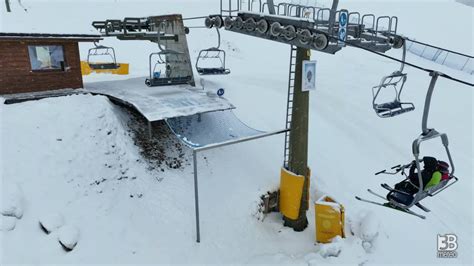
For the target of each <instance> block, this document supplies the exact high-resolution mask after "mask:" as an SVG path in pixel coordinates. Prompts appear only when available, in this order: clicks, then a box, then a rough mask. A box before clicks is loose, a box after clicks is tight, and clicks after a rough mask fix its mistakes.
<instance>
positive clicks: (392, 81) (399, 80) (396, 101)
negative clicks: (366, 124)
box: [372, 43, 415, 118]
mask: <svg viewBox="0 0 474 266" xmlns="http://www.w3.org/2000/svg"><path fill="white" fill-rule="evenodd" d="M406 52H407V51H406V44H405V43H404V44H403V59H402V60H403V62H405V58H406ZM404 68H405V63H402V65H401V67H400V70H397V71H395V72H393V73H392V74H390V75H388V76H385V77H383V78H382V81H381V82H380V84H379V85H377V86H374V87H373V88H372V96H373V100H372V106H373V109H374V111H375V113H376V114H377V115H378V116H379V117H381V118H389V117H394V116H397V115H401V114H404V113H407V112H411V111H413V110H415V105H414V104H413V103H410V102H402V100H401V95H402V92H403V88H404V86H405V83H406V81H407V74H406V73H403V69H404ZM389 89H393V91H394V94H395V95H394V98H393V100H391V101H388V102H382V101H381V100H380V98H381V97H382V96H383V94H386V91H387V90H389Z"/></svg>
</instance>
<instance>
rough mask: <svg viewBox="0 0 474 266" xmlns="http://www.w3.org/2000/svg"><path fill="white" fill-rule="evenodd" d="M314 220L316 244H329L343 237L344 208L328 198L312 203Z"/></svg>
mask: <svg viewBox="0 0 474 266" xmlns="http://www.w3.org/2000/svg"><path fill="white" fill-rule="evenodd" d="M314 208H315V219H316V242H318V243H330V242H331V240H332V239H333V238H334V237H336V236H341V237H343V238H344V237H345V235H344V219H345V217H344V206H342V204H340V203H338V202H337V201H335V200H334V199H332V198H331V197H329V196H323V197H321V198H320V199H319V200H317V201H316V202H315V203H314Z"/></svg>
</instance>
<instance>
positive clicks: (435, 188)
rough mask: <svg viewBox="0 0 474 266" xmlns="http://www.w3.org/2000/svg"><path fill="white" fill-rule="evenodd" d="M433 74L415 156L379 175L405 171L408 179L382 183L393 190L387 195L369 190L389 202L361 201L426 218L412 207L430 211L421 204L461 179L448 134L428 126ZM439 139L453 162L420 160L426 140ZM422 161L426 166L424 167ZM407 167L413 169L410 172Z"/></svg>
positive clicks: (433, 81)
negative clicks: (457, 174) (456, 172)
mask: <svg viewBox="0 0 474 266" xmlns="http://www.w3.org/2000/svg"><path fill="white" fill-rule="evenodd" d="M430 75H431V76H432V78H431V83H430V86H429V88H428V94H427V96H426V100H425V109H424V112H423V121H422V134H421V135H420V136H419V137H418V138H417V139H415V140H414V141H413V144H412V151H413V155H414V158H415V159H414V160H413V161H412V162H411V163H409V164H406V165H397V166H394V167H392V168H391V170H383V171H381V172H378V173H376V175H380V174H387V175H397V174H401V175H403V176H404V177H405V179H404V180H403V181H402V182H399V183H398V184H396V185H395V187H394V188H392V187H390V186H389V185H387V184H382V185H381V186H382V187H383V188H384V189H386V190H388V191H389V193H388V194H387V196H386V197H383V196H381V195H379V194H377V193H375V192H373V191H372V190H370V189H368V192H369V193H371V194H372V195H374V196H376V197H379V198H381V199H383V200H385V201H386V202H385V203H380V202H375V201H371V200H366V199H363V198H360V197H356V199H357V200H360V201H364V202H367V203H372V204H376V205H380V206H384V207H388V208H392V209H396V210H399V211H403V212H405V213H409V214H412V215H415V216H417V217H420V218H422V219H425V218H426V217H425V216H423V215H420V214H418V213H415V212H414V211H412V210H410V208H411V207H413V206H417V207H418V208H420V209H421V210H423V211H425V212H430V210H429V209H428V208H426V207H425V206H423V205H421V201H422V200H423V199H425V198H426V197H428V196H429V197H433V196H435V195H438V194H439V193H440V192H442V191H444V190H445V189H447V188H448V187H450V186H452V185H453V184H454V183H456V182H457V181H458V178H457V177H456V176H454V171H455V167H454V162H453V158H452V157H451V152H450V150H449V147H448V146H449V140H448V136H447V135H446V134H445V133H439V132H438V131H436V130H435V129H433V128H428V126H427V124H428V115H429V111H430V105H431V98H432V95H433V91H434V87H435V85H436V81H437V79H438V77H439V76H440V73H438V72H432V73H431V74H430ZM437 138H440V139H441V142H442V144H443V146H444V148H445V150H446V154H447V157H448V160H449V164H448V163H446V162H443V161H439V160H437V159H436V158H434V157H423V158H422V159H420V145H421V144H422V143H423V142H426V141H428V140H433V139H437ZM422 163H423V167H422V166H421V165H422ZM449 168H451V170H449ZM407 170H409V173H408V174H407Z"/></svg>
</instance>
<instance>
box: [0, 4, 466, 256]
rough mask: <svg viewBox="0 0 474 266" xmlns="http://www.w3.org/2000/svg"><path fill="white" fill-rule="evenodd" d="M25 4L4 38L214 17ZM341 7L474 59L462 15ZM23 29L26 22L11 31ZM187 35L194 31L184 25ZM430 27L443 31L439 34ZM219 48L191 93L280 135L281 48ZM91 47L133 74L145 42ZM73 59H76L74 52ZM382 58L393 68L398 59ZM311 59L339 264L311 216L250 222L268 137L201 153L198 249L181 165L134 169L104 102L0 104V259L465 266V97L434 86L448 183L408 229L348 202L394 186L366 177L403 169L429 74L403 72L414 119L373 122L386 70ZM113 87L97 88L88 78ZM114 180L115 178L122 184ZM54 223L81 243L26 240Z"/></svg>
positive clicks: (358, 61)
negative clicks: (8, 196) (451, 248)
mask: <svg viewBox="0 0 474 266" xmlns="http://www.w3.org/2000/svg"><path fill="white" fill-rule="evenodd" d="M24 2H25V5H26V6H28V7H29V11H28V13H21V12H16V13H15V14H5V13H2V18H1V21H3V27H4V28H3V30H4V31H30V30H31V31H37V32H60V31H62V30H64V29H67V31H68V32H90V33H92V32H93V31H92V29H91V28H90V26H89V25H90V22H91V21H92V20H100V19H106V18H122V17H125V16H146V15H154V14H165V13H167V12H172V13H178V12H181V13H183V14H184V16H186V17H190V16H199V15H203V14H210V13H216V11H217V9H218V1H211V0H205V1H190V0H189V1H185V0H183V1H179V4H176V3H178V1H171V0H169V1H153V2H147V3H145V2H140V3H141V4H132V3H131V2H128V1H127V2H126V1H118V3H116V4H113V5H112V1H95V2H82V1H81V2H79V1H72V0H71V1H67V2H61V3H54V8H51V6H48V5H46V4H44V2H38V1H24ZM341 2H342V1H341ZM427 3H429V4H427ZM341 6H343V7H347V8H348V9H354V10H358V11H361V12H373V13H376V14H380V15H383V14H390V15H398V16H399V17H400V28H399V30H400V32H402V33H404V34H406V35H407V36H416V37H417V39H419V40H422V41H427V42H432V43H433V44H436V45H440V46H444V47H446V48H450V49H454V50H459V51H462V52H465V53H470V54H473V49H474V48H473V44H472V40H473V38H472V37H473V36H472V32H473V30H472V23H471V22H472V8H470V7H467V6H464V5H461V4H459V3H456V2H454V1H449V2H448V1H431V2H427V1H422V2H413V1H410V2H408V1H403V2H399V1H397V2H388V3H387V2H385V1H373V2H359V1H349V2H347V3H341ZM2 8H3V7H2ZM2 12H3V9H2ZM48 14H50V15H48ZM53 14H64V15H63V16H64V18H65V17H67V20H66V19H63V23H57V20H58V16H55V15H53ZM439 17H443V18H445V19H437V18H439ZM38 18H41V19H38ZM33 19H35V24H34V25H31V24H29V23H25V22H26V21H32V20H33ZM459 24H462V25H465V27H467V30H466V32H468V33H470V36H466V38H465V41H462V42H461V41H453V40H457V38H458V37H459V35H458V34H459V33H457V32H456V31H454V30H452V29H454V28H456V26H457V25H459ZM0 25H1V24H0ZM189 25H199V24H198V22H197V21H195V22H192V23H191V22H190V23H189ZM5 28H6V29H7V30H6V29H5ZM439 29H443V30H442V32H443V34H438V32H439ZM469 29H470V30H469ZM222 35H223V48H225V49H226V50H227V51H228V53H229V58H228V64H229V67H230V68H231V69H232V74H231V75H230V76H228V77H224V78H222V77H212V78H209V77H207V78H205V84H207V87H210V88H211V87H225V88H226V98H228V99H229V100H230V101H231V102H232V103H233V104H234V105H235V106H236V107H237V110H236V114H237V115H238V116H239V118H241V119H242V120H243V121H244V122H246V123H248V124H249V125H251V126H254V127H256V128H259V129H265V130H272V129H276V128H281V127H282V126H284V117H285V107H286V102H285V101H286V84H287V75H288V74H287V64H288V61H287V60H288V57H289V47H287V46H285V45H282V44H277V43H272V42H269V41H263V40H257V39H254V38H250V37H247V36H240V35H236V34H233V33H229V32H222ZM214 38H215V32H213V31H208V30H202V29H195V30H192V31H191V33H190V35H188V42H189V46H190V50H191V52H192V53H193V54H194V55H197V53H198V51H199V49H203V48H207V47H209V46H211V45H214V42H215V41H214ZM104 44H108V45H114V46H115V47H116V49H117V53H118V55H119V61H123V62H130V63H131V72H132V75H131V76H144V75H146V73H147V64H148V63H147V60H148V59H147V57H148V54H147V53H149V52H152V51H154V49H156V47H155V46H154V45H153V44H148V43H140V42H119V41H117V40H113V39H110V40H106V41H105V42H104ZM87 49H88V47H87V46H86V45H82V46H81V52H82V54H83V55H84V53H85V52H86V51H87ZM389 54H390V55H393V56H400V55H401V52H400V51H391V52H390V53H389ZM312 58H313V59H315V60H318V68H319V69H318V71H319V72H318V84H317V85H318V90H317V91H316V92H315V93H312V95H311V114H310V116H311V122H310V163H309V164H310V167H311V168H312V170H313V176H312V182H311V184H312V187H311V194H312V195H311V199H312V200H316V199H317V198H318V197H319V196H321V195H322V194H330V195H332V196H334V197H335V198H336V199H337V200H338V201H339V202H342V203H343V204H344V205H345V207H346V211H347V223H348V225H347V230H348V232H349V231H350V230H349V229H350V227H351V226H352V227H353V231H354V233H355V235H354V236H352V235H349V236H348V238H347V239H346V240H343V241H341V242H339V243H338V244H337V245H338V247H339V248H341V249H342V252H341V254H340V255H339V256H338V257H328V258H323V256H322V253H321V251H324V250H327V249H328V248H327V247H322V246H319V245H318V246H317V245H314V239H315V238H314V231H315V229H314V211H313V210H312V209H310V211H309V212H308V218H309V221H310V225H309V227H308V229H307V230H305V231H304V232H302V233H295V232H293V231H292V230H290V229H288V228H284V227H283V226H282V221H281V216H280V215H279V214H272V215H270V216H268V217H267V218H266V219H265V220H264V222H261V221H258V220H257V219H256V218H255V216H254V213H255V209H256V207H257V201H258V198H259V195H261V194H263V193H265V192H266V191H268V190H271V189H274V188H276V187H277V186H278V182H279V168H280V166H281V160H282V153H283V152H282V151H283V138H282V137H281V136H280V137H272V138H269V139H265V140H259V141H256V142H253V143H246V144H241V145H237V146H233V147H227V148H223V149H219V150H215V151H210V152H206V153H203V154H201V156H200V160H199V171H200V177H201V179H200V188H201V221H202V223H201V227H202V228H201V230H202V243H201V244H196V243H195V242H194V234H195V231H194V206H193V194H192V193H193V187H192V185H193V183H192V167H190V165H189V164H188V163H187V164H185V167H184V169H180V170H172V169H167V168H166V170H165V172H161V171H157V170H150V169H148V165H147V164H146V163H145V162H143V159H142V157H141V155H140V154H139V150H138V148H137V147H136V146H135V145H134V144H133V140H132V138H131V136H130V135H129V134H131V133H130V132H129V130H128V126H127V120H128V116H127V115H126V114H125V113H123V111H121V109H119V108H117V107H114V106H113V105H111V104H110V102H109V101H107V100H106V99H105V98H103V97H93V96H88V95H83V96H71V97H64V98H55V99H46V100H42V101H38V102H29V103H23V104H18V105H10V106H5V105H1V106H0V117H1V119H2V120H1V124H0V137H1V158H2V159H1V160H0V166H2V168H1V169H2V171H1V175H2V178H1V180H2V194H4V188H5V187H6V185H10V184H18V185H19V186H20V187H21V189H22V192H23V193H22V194H23V196H22V197H23V201H24V215H23V218H22V219H21V220H18V221H16V227H15V229H14V230H13V231H8V232H1V233H0V238H1V241H0V243H1V249H0V251H1V252H2V253H0V255H1V260H0V261H1V262H2V264H8V263H40V264H44V265H50V264H53V263H74V264H85V263H97V264H105V263H125V264H130V265H136V264H139V263H165V264H166V263H215V264H224V263H238V264H242V263H252V264H256V263H259V264H298V265H316V264H317V265H325V264H351V265H361V264H364V265H381V264H385V263H393V264H395V265H400V264H408V263H411V264H430V265H433V264H439V265H446V264H454V263H457V264H465V265H472V262H473V258H472V254H473V251H474V244H473V221H472V214H473V206H472V202H473V198H472V189H473V181H472V177H473V176H474V173H473V170H472V169H473V161H474V156H473V142H472V136H473V126H472V123H473V109H472V107H473V104H472V102H473V100H474V95H473V92H472V88H470V87H466V86H463V85H459V84H456V83H453V82H452V81H448V80H444V79H442V80H440V81H439V83H438V87H437V90H436V92H435V98H434V100H433V104H432V111H431V117H430V125H431V126H433V127H436V128H437V129H438V130H440V131H443V132H446V133H448V135H449V137H450V140H451V143H450V144H451V147H452V153H453V156H454V159H455V163H456V167H457V170H456V171H457V176H458V177H459V178H460V179H461V181H460V183H459V184H458V185H456V186H453V187H452V188H450V189H449V190H447V191H446V192H443V193H442V194H440V195H439V196H438V197H436V198H429V199H426V201H425V204H426V206H427V207H429V208H430V209H432V213H430V214H429V215H428V218H427V220H426V221H422V220H419V219H417V218H414V217H410V216H407V215H404V214H400V213H398V212H394V211H390V210H386V209H382V208H378V207H376V206H368V205H365V204H363V203H360V202H358V201H356V200H355V199H354V196H355V195H361V196H366V195H365V194H366V192H365V191H366V189H367V188H373V189H375V190H379V191H381V188H380V187H379V184H380V183H385V182H387V183H389V184H393V183H395V182H396V181H397V180H395V179H394V178H393V177H380V176H379V177H375V176H374V175H373V173H374V172H377V171H379V170H381V169H384V168H386V167H390V166H392V165H395V164H399V163H406V162H409V161H410V160H412V157H411V142H412V140H413V139H415V138H416V137H417V136H418V134H420V130H421V125H420V124H421V115H422V106H423V102H424V95H425V93H426V88H427V86H428V83H429V77H428V75H427V73H423V72H419V71H418V70H415V69H412V68H408V69H407V71H408V73H409V78H408V83H407V87H406V95H405V96H406V99H407V100H412V101H414V102H415V104H416V106H417V110H416V111H415V112H413V113H410V114H406V115H403V116H401V117H397V118H393V119H389V120H381V119H379V118H377V117H376V115H375V114H374V113H373V111H372V109H371V89H370V88H371V87H372V86H374V85H376V84H377V82H379V80H380V78H381V77H382V75H386V74H389V73H391V72H392V71H393V70H395V69H396V68H398V65H397V64H395V63H393V62H390V61H388V60H386V59H383V58H380V57H376V56H375V55H372V54H368V53H366V52H364V51H359V50H356V49H353V48H346V49H344V50H343V51H341V52H340V53H338V54H337V55H335V56H331V55H325V54H319V53H316V52H313V56H312ZM408 61H410V62H414V63H417V64H421V65H423V66H425V67H429V68H436V69H440V70H442V71H446V72H447V73H450V74H452V75H454V76H456V77H459V78H463V79H465V80H469V81H470V82H473V78H472V76H469V75H465V74H462V73H456V72H453V71H452V70H449V69H447V68H444V67H440V66H437V65H435V64H433V63H431V62H427V61H424V60H422V59H420V58H417V57H415V56H412V55H409V56H408ZM114 78H115V77H112V76H108V75H100V76H99V75H97V76H93V77H90V78H88V79H87V80H88V81H95V80H104V79H114ZM198 83H199V82H198ZM85 106H86V107H87V108H85ZM108 132H111V134H110V135H109V134H108ZM430 144H431V145H428V144H427V145H426V146H423V149H424V150H425V148H426V152H427V154H429V155H436V156H438V155H439V156H440V157H441V158H442V155H444V154H443V153H442V152H443V149H442V146H440V144H439V143H438V142H432V143H430ZM438 144H439V146H438ZM188 155H189V154H188ZM137 160H138V161H137ZM109 165H112V167H111V168H109ZM126 169H128V170H127V172H126V176H128V177H129V178H127V179H124V178H122V179H120V178H121V177H122V171H125V170H126ZM132 177H137V178H136V179H132ZM103 179H106V180H105V181H102V180H103ZM119 179H120V180H119ZM96 181H97V182H98V183H99V184H97V183H96ZM91 184H92V185H91ZM139 195H142V196H141V197H138V196H139ZM131 196H133V197H131ZM367 197H368V196H367ZM57 212H59V213H61V214H62V215H63V216H64V219H65V222H66V223H67V224H69V225H73V226H76V227H78V228H79V230H80V231H81V233H80V240H79V244H78V246H77V247H76V248H75V249H74V250H73V251H72V252H70V253H65V252H63V250H61V249H60V248H59V246H58V243H57V240H56V239H57V237H58V235H57V234H55V233H52V234H50V235H45V234H44V233H43V232H41V231H40V230H39V227H38V219H40V217H42V216H43V214H45V213H57ZM368 212H371V214H369V215H371V217H372V218H371V219H370V223H371V224H373V225H374V226H372V227H371V228H369V229H370V230H373V231H378V232H379V234H378V237H377V239H376V240H375V241H374V246H373V248H372V249H371V250H369V252H367V251H366V250H365V249H364V248H363V245H362V239H361V237H360V232H359V231H360V230H359V228H358V227H359V225H360V223H361V221H364V215H365V214H367V213H368ZM363 224H366V223H365V222H364V223H363ZM445 233H455V234H457V235H458V237H459V242H458V244H459V249H458V253H459V258H458V259H457V260H440V259H437V258H436V235H437V234H445ZM323 253H324V252H323Z"/></svg>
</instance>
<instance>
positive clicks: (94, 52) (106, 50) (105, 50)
mask: <svg viewBox="0 0 474 266" xmlns="http://www.w3.org/2000/svg"><path fill="white" fill-rule="evenodd" d="M94 45H95V47H94V48H91V49H89V52H88V54H87V64H88V65H89V67H90V68H91V69H92V70H106V69H107V70H110V69H118V68H120V64H117V59H116V57H115V50H114V48H112V47H108V46H103V45H97V44H95V43H94ZM99 56H103V57H108V58H110V60H109V61H108V62H93V61H92V60H91V58H92V57H99Z"/></svg>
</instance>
